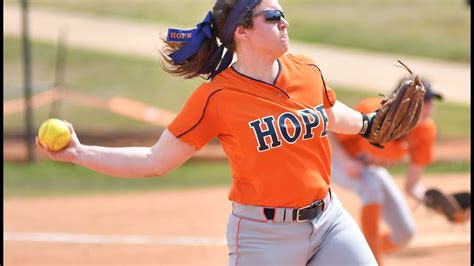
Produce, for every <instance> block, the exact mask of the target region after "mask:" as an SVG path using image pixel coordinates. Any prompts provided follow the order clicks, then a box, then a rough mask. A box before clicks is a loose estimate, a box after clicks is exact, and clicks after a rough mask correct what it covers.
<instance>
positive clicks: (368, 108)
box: [354, 97, 383, 113]
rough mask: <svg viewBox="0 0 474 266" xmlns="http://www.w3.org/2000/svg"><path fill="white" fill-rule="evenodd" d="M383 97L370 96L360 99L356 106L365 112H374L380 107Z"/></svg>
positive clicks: (356, 108) (358, 109)
mask: <svg viewBox="0 0 474 266" xmlns="http://www.w3.org/2000/svg"><path fill="white" fill-rule="evenodd" d="M382 100H383V97H368V98H364V99H362V100H360V101H359V102H358V103H357V105H356V106H355V107H354V109H355V110H357V111H359V112H363V113H370V112H374V111H375V110H377V109H379V108H380V106H381V104H380V103H381V102H382Z"/></svg>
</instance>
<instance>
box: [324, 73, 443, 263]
mask: <svg viewBox="0 0 474 266" xmlns="http://www.w3.org/2000/svg"><path fill="white" fill-rule="evenodd" d="M402 81H403V80H402ZM422 83H423V85H424V87H425V89H427V91H426V94H425V98H424V105H423V110H422V114H421V117H420V120H419V121H418V123H417V125H416V126H415V127H414V128H413V129H412V131H410V133H408V134H407V135H406V136H404V137H402V138H400V139H398V140H394V141H391V142H389V143H387V144H384V145H383V146H384V149H380V148H377V147H375V146H373V145H371V144H369V142H368V141H367V140H366V139H364V138H362V137H360V136H355V135H344V134H335V135H331V144H332V147H333V161H332V170H333V172H332V176H331V177H332V180H333V181H334V182H336V183H337V184H340V185H342V186H344V187H346V188H348V189H350V190H353V191H355V192H356V193H357V194H358V195H359V196H360V198H361V204H362V210H361V214H360V218H361V221H360V224H361V229H362V232H363V233H364V235H365V237H366V239H367V241H368V243H369V245H370V247H371V249H372V252H373V253H374V255H375V257H376V259H377V262H378V263H379V265H381V264H382V258H381V253H383V252H389V251H394V250H397V249H398V248H399V247H400V246H402V245H404V244H406V243H407V242H408V241H409V240H410V239H411V238H412V237H413V235H414V234H415V221H414V219H413V217H412V215H411V211H410V209H409V207H408V205H407V203H406V201H405V199H404V196H403V194H402V193H401V191H400V190H399V189H398V186H397V184H396V183H395V181H394V180H393V178H392V177H391V176H390V174H389V172H388V171H387V169H386V168H387V167H389V166H392V165H394V164H396V163H399V162H400V161H401V160H402V159H404V158H405V157H406V156H407V155H408V157H409V165H408V170H407V173H406V179H405V187H404V189H405V191H406V192H407V193H408V195H410V196H411V197H413V198H414V199H415V200H417V201H418V202H424V200H425V192H426V190H427V189H426V188H425V187H424V185H423V184H422V183H421V182H419V181H420V177H421V175H422V173H423V170H424V168H425V167H426V165H428V164H429V163H431V162H432V161H433V146H434V143H435V139H436V125H435V123H434V121H433V119H432V113H433V99H440V100H441V99H442V96H441V95H440V94H438V93H436V92H435V91H434V90H433V88H432V87H431V85H430V83H429V82H428V81H427V80H423V79H422ZM381 100H382V98H380V97H376V98H367V99H364V100H362V101H361V102H360V103H359V104H358V105H357V106H356V107H355V109H356V110H359V111H361V112H364V113H370V112H373V111H375V110H376V109H378V108H379V107H380V102H381ZM382 219H383V220H384V221H385V222H386V224H387V225H388V226H389V228H390V231H389V232H384V233H382V232H381V224H382Z"/></svg>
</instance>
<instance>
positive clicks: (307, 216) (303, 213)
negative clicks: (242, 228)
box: [263, 189, 332, 222]
mask: <svg viewBox="0 0 474 266" xmlns="http://www.w3.org/2000/svg"><path fill="white" fill-rule="evenodd" d="M328 193H329V199H330V200H331V199H332V195H331V189H329V192H328ZM326 207H327V204H326V203H325V202H324V199H323V200H318V201H315V202H313V203H311V204H310V205H308V206H305V207H302V208H298V209H293V211H292V216H291V218H292V219H293V221H296V222H304V221H308V220H312V219H314V218H316V216H318V215H319V214H320V213H322V212H323V211H324V210H325V209H326ZM263 213H264V214H265V217H266V218H267V220H273V218H274V217H275V208H263Z"/></svg>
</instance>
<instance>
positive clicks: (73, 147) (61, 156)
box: [36, 121, 81, 162]
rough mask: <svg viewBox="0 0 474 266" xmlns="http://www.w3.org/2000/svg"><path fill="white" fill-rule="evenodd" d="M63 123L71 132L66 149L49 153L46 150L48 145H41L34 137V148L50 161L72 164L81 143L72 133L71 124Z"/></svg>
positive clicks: (48, 150) (74, 133)
mask: <svg viewBox="0 0 474 266" xmlns="http://www.w3.org/2000/svg"><path fill="white" fill-rule="evenodd" d="M64 122H65V123H66V125H67V126H68V128H69V131H70V132H71V140H70V141H69V144H68V145H67V146H66V148H64V149H63V150H61V151H56V152H55V151H51V150H50V149H49V148H48V145H44V146H43V145H41V143H40V141H39V140H38V137H36V146H37V147H38V149H40V150H41V151H42V152H43V153H44V154H46V155H47V156H48V157H49V158H50V159H52V160H55V161H61V162H74V160H75V159H76V158H77V156H78V150H79V149H80V147H81V143H80V142H79V139H78V138H77V135H76V132H75V131H74V128H73V126H72V125H71V123H69V122H67V121H64Z"/></svg>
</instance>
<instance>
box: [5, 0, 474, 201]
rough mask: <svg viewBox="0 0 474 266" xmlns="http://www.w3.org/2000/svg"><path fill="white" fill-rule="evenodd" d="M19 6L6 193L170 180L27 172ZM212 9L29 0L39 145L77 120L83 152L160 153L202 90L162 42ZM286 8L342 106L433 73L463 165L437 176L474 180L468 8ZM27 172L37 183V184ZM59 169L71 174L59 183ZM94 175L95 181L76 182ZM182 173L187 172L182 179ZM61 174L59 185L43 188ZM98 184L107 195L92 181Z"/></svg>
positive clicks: (448, 135)
mask: <svg viewBox="0 0 474 266" xmlns="http://www.w3.org/2000/svg"><path fill="white" fill-rule="evenodd" d="M20 4H21V2H20V1H17V0H16V1H14V0H6V1H4V17H5V18H4V39H3V47H4V48H3V54H4V56H3V65H4V70H3V76H4V80H3V88H4V89H3V96H4V117H3V118H4V122H3V123H4V124H3V132H4V163H5V166H4V172H5V173H6V175H5V180H4V192H5V194H6V195H7V196H10V195H17V194H18V195H23V194H36V193H40V194H44V193H60V192H63V189H64V190H76V189H77V190H78V191H79V190H81V189H80V187H83V186H88V187H89V188H90V189H92V188H96V189H97V190H99V191H100V190H102V189H104V187H103V186H105V188H106V189H112V190H113V189H115V188H117V189H131V188H133V187H135V186H139V187H141V186H144V187H147V188H149V187H150V186H149V184H148V182H159V183H161V182H163V180H168V179H167V178H165V179H163V180H161V179H160V180H159V181H158V180H144V181H138V182H136V181H133V182H129V180H115V179H109V178H104V179H101V178H103V177H102V176H100V175H98V174H95V173H92V172H88V171H87V170H84V169H82V168H79V167H74V166H70V165H64V164H57V163H53V162H50V161H43V159H44V158H42V157H41V155H38V154H36V155H35V160H34V162H33V163H28V164H25V163H24V162H25V160H26V158H27V146H26V144H25V134H26V133H25V132H26V122H25V108H24V100H23V99H22V98H23V97H24V86H25V85H24V67H25V65H24V61H23V58H24V57H23V54H24V52H23V49H24V47H23V46H22V45H23V43H22V39H21V36H22V35H21V34H22V23H21V14H22V13H21V5H20ZM212 5H213V1H209V0H207V1H204V0H199V1H198V0H176V1H175V0H160V1H151V0H134V1H128V0H120V1H118V0H107V1H94V0H83V1H73V0H70V1H54V0H42V1H39V0H30V1H28V7H29V11H30V12H29V14H28V17H29V31H28V33H29V38H30V39H29V40H30V47H31V51H30V55H31V59H30V64H31V90H32V93H31V94H32V95H33V98H32V103H33V105H34V107H33V108H32V130H33V131H34V132H33V133H34V135H35V134H36V132H37V129H38V127H39V125H40V124H41V122H43V121H44V120H46V119H47V118H48V117H57V118H60V119H65V120H67V121H70V122H71V123H72V124H73V125H74V126H75V129H76V131H77V133H78V135H79V136H80V139H81V140H82V142H84V143H88V144H99V145H111V146H113V145H148V146H149V145H152V144H154V142H155V141H156V139H157V138H158V137H159V136H160V134H161V131H162V130H163V128H164V127H165V126H166V124H167V123H168V122H169V121H170V119H172V117H173V114H174V113H176V112H178V111H179V110H180V109H181V107H182V106H183V104H184V102H185V100H186V98H187V97H188V96H189V95H190V94H191V93H192V91H193V90H194V89H195V88H196V87H197V86H198V85H199V84H200V83H201V82H204V80H202V79H199V78H197V79H193V80H183V79H181V78H177V77H173V76H170V75H168V74H166V73H165V72H164V71H163V70H162V69H161V67H160V63H159V54H158V49H159V47H160V36H162V34H163V33H165V32H166V29H167V27H182V28H193V27H194V26H195V24H197V22H199V21H201V20H202V18H203V17H204V15H205V14H206V12H207V10H209V9H210V7H212ZM281 5H282V6H283V7H284V10H285V14H286V17H287V19H288V21H289V22H290V27H289V34H290V37H291V44H290V45H291V47H292V52H293V53H304V54H307V55H309V56H312V57H313V59H314V60H315V61H316V62H317V63H318V64H320V67H321V69H322V71H323V73H324V75H325V78H326V79H327V80H328V82H329V84H330V85H331V86H332V87H333V88H334V89H335V90H336V92H337V95H338V99H340V100H342V101H343V102H345V103H346V104H348V105H353V104H355V103H356V102H357V101H358V100H359V99H361V98H362V97H366V96H376V95H378V94H379V93H388V92H389V91H391V90H392V89H393V88H394V86H395V84H396V81H397V80H398V79H399V78H400V77H401V76H403V75H405V74H406V72H405V71H404V70H402V69H399V68H397V67H394V66H393V65H394V64H395V63H396V60H397V59H400V60H402V61H403V62H404V63H405V64H407V65H408V66H410V67H411V68H412V70H413V71H415V72H416V73H422V74H425V73H426V76H427V77H428V78H429V79H430V80H431V81H432V83H433V86H434V87H435V88H436V89H437V90H438V91H440V92H441V93H443V94H444V96H445V99H447V100H446V101H444V102H436V112H435V114H434V117H435V121H436V123H437V125H438V130H439V135H438V138H439V139H438V143H440V145H443V143H444V144H445V145H444V146H447V147H450V148H451V150H452V151H451V153H450V154H457V155H460V156H461V157H459V158H456V160H454V161H453V160H449V158H446V156H444V157H443V155H440V160H438V162H437V164H434V165H433V166H432V167H438V166H439V167H440V169H442V170H446V171H464V172H465V171H470V168H469V161H468V160H469V158H468V157H466V154H467V155H468V154H469V150H468V147H469V141H470V119H469V110H470V74H469V73H470V60H471V53H470V48H469V47H470V44H471V40H470V4H469V3H468V1H463V0H454V1H453V0H430V1H424V0H417V1H411V0H410V1H408V0H407V1H404V0H376V1H375V0H374V1H372V0H359V1H343V0H338V1H335V0H331V1H330V0H327V1H325V0H324V1H323V0H322V1H306V0H298V1H296V0H293V1H292V0H286V1H285V0H282V1H281ZM453 84H454V85H453ZM35 97H36V98H35ZM167 112H169V113H167ZM166 115H167V116H166ZM210 146H212V145H210ZM446 153H447V151H444V152H443V154H446ZM220 154H221V153H220V152H219V151H217V152H212V151H210V152H206V151H203V152H202V153H201V154H200V155H202V156H197V159H195V160H191V162H190V163H191V164H192V163H193V161H196V160H199V159H200V158H201V159H209V158H211V159H214V158H221V156H220ZM463 155H464V157H463ZM215 164H217V165H218V167H216V165H215ZM199 165H200V166H199V167H202V165H210V167H211V169H212V170H210V171H209V170H208V169H207V168H204V172H203V173H202V175H204V176H207V175H208V174H209V173H216V177H217V179H216V180H214V181H211V180H210V181H209V182H210V183H214V182H217V183H221V182H227V183H228V182H229V181H230V178H229V177H230V174H229V173H230V172H229V170H228V167H227V164H226V162H225V160H224V161H220V162H219V161H217V162H216V161H215V160H210V161H209V160H205V161H204V162H202V163H200V164H199ZM195 167H198V166H197V165H196V166H195ZM401 167H402V168H403V165H402V166H401ZM440 169H437V170H436V171H439V170H440ZM29 171H34V172H35V173H36V176H35V177H34V178H33V177H31V176H30V175H29V173H30V172H29ZM56 171H64V172H61V174H51V173H55V172H56ZM393 171H403V169H401V170H400V169H398V168H395V169H393ZM192 172H193V175H196V171H194V170H193V171H192ZM84 173H87V176H88V177H87V179H84V178H77V176H83V175H84ZM172 175H174V174H172ZM176 175H177V176H183V175H185V174H184V173H182V172H181V170H178V173H177V174H176ZM57 176H61V178H58V179H57V180H54V182H52V181H51V182H45V179H55V177H57ZM63 176H67V177H66V178H64V177H63ZM90 176H93V177H94V178H98V180H102V181H101V182H104V183H106V185H103V184H102V185H100V183H101V182H98V183H97V184H96V183H95V182H91V180H90V179H89V177H90ZM221 176H225V177H226V178H224V179H223V178H221ZM69 177H70V179H69ZM94 180H95V179H94ZM171 180H175V179H174V178H171V179H170V181H171ZM192 180H194V179H192ZM192 180H188V181H189V182H193V181H192ZM68 182H72V183H74V186H71V185H70V184H69V183H68ZM123 182H125V185H123V184H122V183H123ZM142 182H143V184H142ZM167 182H168V181H167ZM172 182H174V181H172ZM180 182H181V181H180ZM63 183H65V184H63ZM109 183H110V184H109ZM116 183H117V184H116ZM116 185H117V187H116ZM56 186H61V187H62V189H58V187H56ZM159 187H163V186H162V185H160V186H159Z"/></svg>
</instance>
